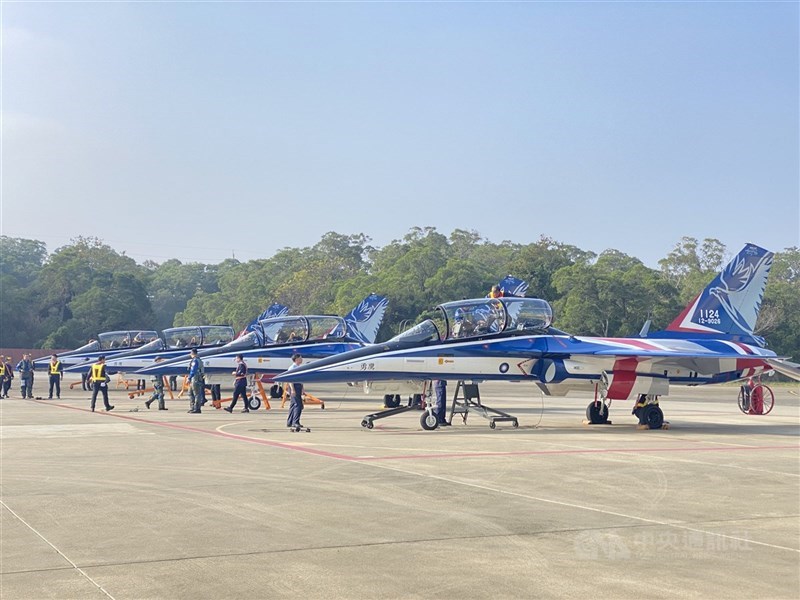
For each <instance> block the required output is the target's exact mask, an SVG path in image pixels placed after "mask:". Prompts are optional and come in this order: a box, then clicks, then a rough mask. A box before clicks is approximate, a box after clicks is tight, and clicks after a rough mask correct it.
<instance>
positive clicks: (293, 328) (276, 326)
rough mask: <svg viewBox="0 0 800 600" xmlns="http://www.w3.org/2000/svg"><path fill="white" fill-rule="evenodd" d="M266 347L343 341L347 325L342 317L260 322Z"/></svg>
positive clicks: (293, 318)
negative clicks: (320, 341) (309, 342)
mask: <svg viewBox="0 0 800 600" xmlns="http://www.w3.org/2000/svg"><path fill="white" fill-rule="evenodd" d="M259 327H260V328H261V331H262V333H263V339H264V345H266V346H271V345H274V344H297V343H300V342H308V341H318V340H342V339H344V338H345V336H346V334H347V325H346V324H345V322H344V319H342V318H341V317H330V316H305V317H278V318H274V319H264V320H263V321H259Z"/></svg>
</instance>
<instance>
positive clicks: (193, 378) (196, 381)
mask: <svg viewBox="0 0 800 600" xmlns="http://www.w3.org/2000/svg"><path fill="white" fill-rule="evenodd" d="M189 355H190V356H191V357H192V360H191V361H189V411H188V412H190V413H194V414H198V413H200V407H201V406H202V405H203V361H201V360H200V359H199V358H198V357H197V348H192V350H191V352H190V353H189Z"/></svg>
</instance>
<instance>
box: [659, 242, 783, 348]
mask: <svg viewBox="0 0 800 600" xmlns="http://www.w3.org/2000/svg"><path fill="white" fill-rule="evenodd" d="M773 256H774V254H773V253H772V252H770V251H769V250H765V249H764V248H759V247H758V246H756V245H755V244H747V245H746V246H745V247H744V249H743V250H742V251H741V252H739V254H737V255H736V256H734V257H733V260H731V262H729V263H728V265H727V266H726V267H725V268H724V269H723V270H722V272H721V273H720V274H719V275H717V276H716V277H715V278H714V281H712V282H711V283H710V284H709V285H708V286H706V289H704V290H703V291H702V293H701V294H700V295H699V296H697V298H695V299H694V300H693V301H692V302H691V303H690V304H689V306H687V307H686V308H685V309H684V311H683V312H682V313H681V314H680V315H679V316H678V318H677V319H675V320H674V321H673V322H672V323H670V324H669V326H668V327H667V331H685V332H690V331H691V332H703V333H718V334H727V335H741V336H751V337H752V335H753V329H754V328H755V325H756V320H757V319H758V313H759V311H760V310H761V300H762V298H763V297H764V288H765V287H766V285H767V277H768V275H769V269H770V267H771V266H772V257H773Z"/></svg>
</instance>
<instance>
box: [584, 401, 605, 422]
mask: <svg viewBox="0 0 800 600" xmlns="http://www.w3.org/2000/svg"><path fill="white" fill-rule="evenodd" d="M586 419H587V420H588V421H589V423H591V424H592V425H602V424H603V423H608V406H606V404H605V402H590V403H589V406H587V407H586Z"/></svg>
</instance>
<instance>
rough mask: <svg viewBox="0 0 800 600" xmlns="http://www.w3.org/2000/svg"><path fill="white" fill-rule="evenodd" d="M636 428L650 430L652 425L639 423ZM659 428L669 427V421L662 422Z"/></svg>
mask: <svg viewBox="0 0 800 600" xmlns="http://www.w3.org/2000/svg"><path fill="white" fill-rule="evenodd" d="M636 429H639V430H642V431H644V430H648V431H649V430H650V427H649V426H648V425H643V424H641V423H639V424H638V425H636ZM659 429H669V421H664V422H663V423H662V424H661V427H659Z"/></svg>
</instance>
